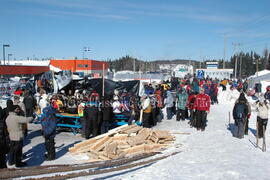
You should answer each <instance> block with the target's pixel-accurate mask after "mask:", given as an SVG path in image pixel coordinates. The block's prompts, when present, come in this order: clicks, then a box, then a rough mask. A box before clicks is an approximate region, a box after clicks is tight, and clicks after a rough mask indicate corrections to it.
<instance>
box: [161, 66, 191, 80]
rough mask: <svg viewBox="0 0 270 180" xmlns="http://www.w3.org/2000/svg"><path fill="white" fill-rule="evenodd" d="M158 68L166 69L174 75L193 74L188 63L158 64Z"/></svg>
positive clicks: (180, 76)
mask: <svg viewBox="0 0 270 180" xmlns="http://www.w3.org/2000/svg"><path fill="white" fill-rule="evenodd" d="M159 69H160V70H166V71H167V72H169V73H171V75H172V76H174V77H179V78H183V77H185V75H187V74H188V73H189V74H193V66H192V65H188V64H160V65H159Z"/></svg>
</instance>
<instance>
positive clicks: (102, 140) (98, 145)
mask: <svg viewBox="0 0 270 180" xmlns="http://www.w3.org/2000/svg"><path fill="white" fill-rule="evenodd" d="M109 139H110V137H109V136H105V137H103V138H102V139H100V140H98V141H97V142H96V143H95V144H94V145H93V146H92V147H91V150H93V151H96V150H97V149H99V148H100V146H102V145H103V144H104V143H105V142H107V141H108V140H109Z"/></svg>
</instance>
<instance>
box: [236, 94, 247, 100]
mask: <svg viewBox="0 0 270 180" xmlns="http://www.w3.org/2000/svg"><path fill="white" fill-rule="evenodd" d="M238 99H239V101H247V99H246V97H245V94H244V93H243V92H242V93H240V96H239V98H238Z"/></svg>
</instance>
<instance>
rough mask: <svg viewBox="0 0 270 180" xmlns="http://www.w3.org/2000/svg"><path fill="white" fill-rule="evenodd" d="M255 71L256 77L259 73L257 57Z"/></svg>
mask: <svg viewBox="0 0 270 180" xmlns="http://www.w3.org/2000/svg"><path fill="white" fill-rule="evenodd" d="M256 72H257V73H256V74H257V77H258V75H259V73H258V72H259V58H257V59H256Z"/></svg>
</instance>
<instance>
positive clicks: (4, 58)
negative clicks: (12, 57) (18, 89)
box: [3, 44, 10, 65]
mask: <svg viewBox="0 0 270 180" xmlns="http://www.w3.org/2000/svg"><path fill="white" fill-rule="evenodd" d="M5 47H10V45H9V44H4V45H3V60H4V65H5V64H6V62H5V61H6V54H5Z"/></svg>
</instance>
